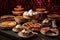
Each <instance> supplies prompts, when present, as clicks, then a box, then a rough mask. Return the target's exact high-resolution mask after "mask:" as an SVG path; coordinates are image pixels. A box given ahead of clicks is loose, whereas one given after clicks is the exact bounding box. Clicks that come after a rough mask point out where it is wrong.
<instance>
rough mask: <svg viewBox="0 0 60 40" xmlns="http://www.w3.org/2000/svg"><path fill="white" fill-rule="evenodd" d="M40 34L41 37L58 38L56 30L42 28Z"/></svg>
mask: <svg viewBox="0 0 60 40" xmlns="http://www.w3.org/2000/svg"><path fill="white" fill-rule="evenodd" d="M40 32H41V33H42V34H43V35H47V36H58V35H59V31H58V29H57V28H50V27H44V28H41V30H40Z"/></svg>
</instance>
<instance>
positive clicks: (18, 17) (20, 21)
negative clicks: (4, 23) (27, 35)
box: [14, 16, 25, 23]
mask: <svg viewBox="0 0 60 40" xmlns="http://www.w3.org/2000/svg"><path fill="white" fill-rule="evenodd" d="M14 18H15V21H16V22H18V23H22V22H25V19H24V18H23V16H15V17H14Z"/></svg>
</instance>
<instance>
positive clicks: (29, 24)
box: [22, 22, 42, 31]
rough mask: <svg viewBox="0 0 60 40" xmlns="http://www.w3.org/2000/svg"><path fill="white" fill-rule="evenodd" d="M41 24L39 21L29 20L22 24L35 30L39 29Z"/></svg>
mask: <svg viewBox="0 0 60 40" xmlns="http://www.w3.org/2000/svg"><path fill="white" fill-rule="evenodd" d="M41 26H42V25H41V24H40V23H37V22H27V23H24V24H23V25H22V27H23V28H25V29H31V30H33V31H39V30H40V28H41Z"/></svg>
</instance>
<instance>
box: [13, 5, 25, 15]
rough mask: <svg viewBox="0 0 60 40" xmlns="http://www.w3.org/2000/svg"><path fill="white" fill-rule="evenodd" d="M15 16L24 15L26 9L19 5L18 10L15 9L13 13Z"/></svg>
mask: <svg viewBox="0 0 60 40" xmlns="http://www.w3.org/2000/svg"><path fill="white" fill-rule="evenodd" d="M12 13H13V14H15V15H22V14H23V13H24V8H22V6H20V5H17V6H16V8H14V11H12Z"/></svg>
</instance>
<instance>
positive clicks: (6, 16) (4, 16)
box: [0, 15, 14, 19]
mask: <svg viewBox="0 0 60 40" xmlns="http://www.w3.org/2000/svg"><path fill="white" fill-rule="evenodd" d="M8 17H14V16H13V15H3V16H1V17H0V18H1V19H3V18H8Z"/></svg>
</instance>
